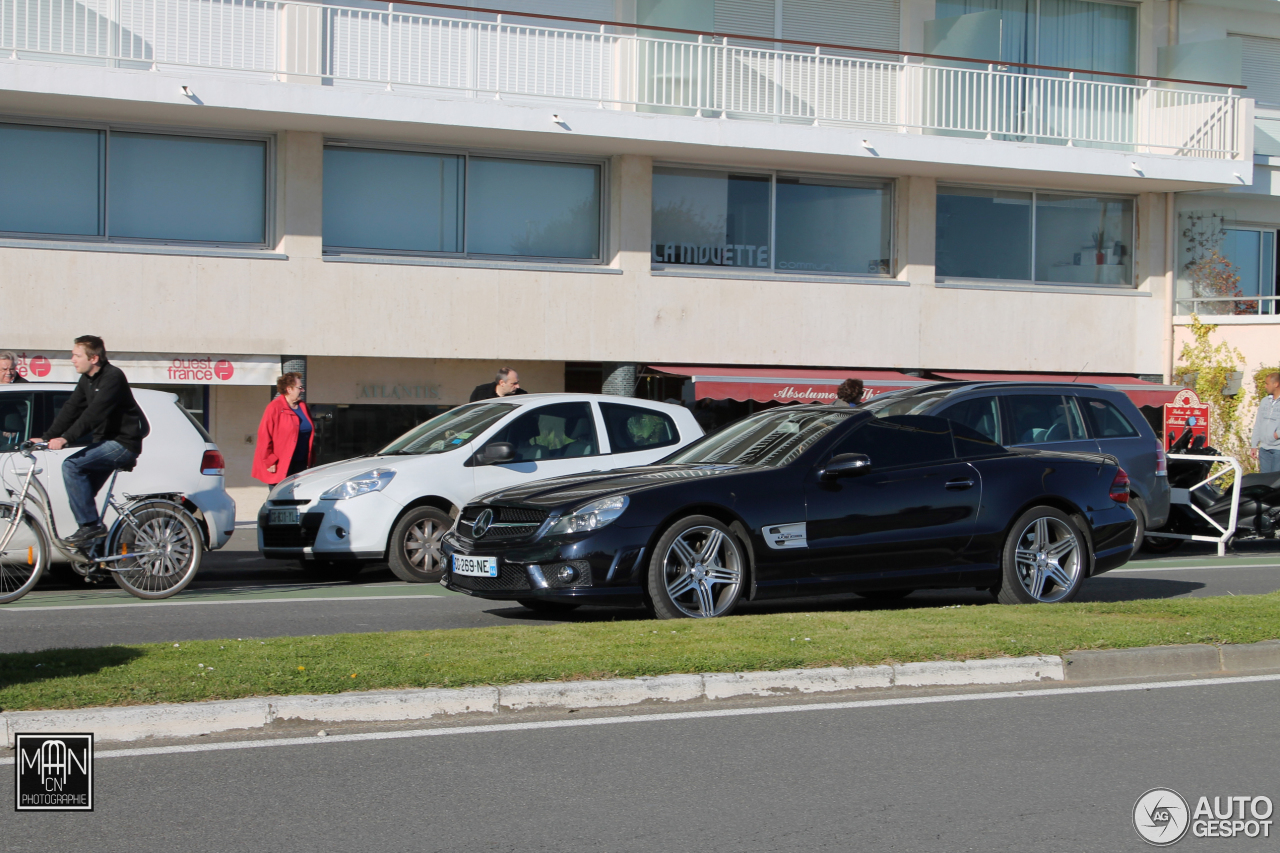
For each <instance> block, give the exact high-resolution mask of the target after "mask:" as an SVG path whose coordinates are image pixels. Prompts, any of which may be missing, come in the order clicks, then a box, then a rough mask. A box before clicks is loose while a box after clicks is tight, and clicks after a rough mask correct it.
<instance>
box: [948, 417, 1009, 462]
mask: <svg viewBox="0 0 1280 853" xmlns="http://www.w3.org/2000/svg"><path fill="white" fill-rule="evenodd" d="M951 437H952V438H953V439H955V443H956V456H959V457H960V458H961V459H972V458H974V457H975V456H993V455H995V454H997V453H1003V452H1005V450H1004V448H1003V447H1001V446H1000V442H998V441H995V440H994V439H992V438H991V437H990V436H988V435H986V434H985V433H982V432H979V431H978V430H976V429H971V428H970V427H967V426H965V425H964V424H959V423H956V422H955V421H952V422H951Z"/></svg>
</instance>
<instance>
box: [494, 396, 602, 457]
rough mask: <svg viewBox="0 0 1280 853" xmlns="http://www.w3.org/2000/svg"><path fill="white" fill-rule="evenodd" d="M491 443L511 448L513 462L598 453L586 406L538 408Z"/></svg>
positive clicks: (558, 404)
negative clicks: (502, 443) (508, 444)
mask: <svg viewBox="0 0 1280 853" xmlns="http://www.w3.org/2000/svg"><path fill="white" fill-rule="evenodd" d="M493 440H494V441H507V442H510V443H511V444H512V445H514V446H515V449H516V457H515V459H513V460H512V461H513V462H542V461H547V460H551V459H571V458H573V457H577V456H595V455H596V454H598V453H599V452H600V444H599V442H598V441H597V440H596V424H595V418H593V417H592V416H591V404H590V403H556V404H554V405H551V406H539V407H538V408H536V409H534V410H533V411H530V412H526V413H524V414H522V415H521V416H520V417H518V418H516V419H515V420H514V421H512V422H511V425H510V426H508V427H507V428H506V429H505V430H503V431H502V432H501V433H499V434H498V436H497V437H495V438H494V439H493Z"/></svg>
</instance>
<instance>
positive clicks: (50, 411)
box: [31, 391, 93, 447]
mask: <svg viewBox="0 0 1280 853" xmlns="http://www.w3.org/2000/svg"><path fill="white" fill-rule="evenodd" d="M42 396H43V397H44V398H45V401H44V402H45V405H44V412H41V411H40V407H39V406H37V407H36V414H35V423H34V424H33V425H32V428H31V434H32V435H44V434H45V432H46V431H47V430H48V429H49V427H51V426H52V425H53V421H54V419H55V418H57V417H58V412H59V411H60V410H61V409H62V407H63V406H64V405H66V403H67V401H68V400H70V399H71V392H70V391H46V392H42ZM91 441H93V431H92V430H90V431H89V432H86V433H85V434H84V435H82V436H80V437H79V438H77V439H76V440H75V441H72V442H69V443H68V444H67V446H68V447H87V446H88V445H89V443H90V442H91Z"/></svg>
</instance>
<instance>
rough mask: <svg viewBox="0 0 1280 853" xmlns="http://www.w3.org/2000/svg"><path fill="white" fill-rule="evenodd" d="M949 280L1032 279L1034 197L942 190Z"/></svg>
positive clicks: (940, 264) (942, 246) (941, 250)
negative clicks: (1032, 213) (1032, 207)
mask: <svg viewBox="0 0 1280 853" xmlns="http://www.w3.org/2000/svg"><path fill="white" fill-rule="evenodd" d="M937 270H938V275H939V276H942V277H944V278H996V279H1012V280H1021V281H1026V280H1028V279H1030V278H1031V193H1021V192H1010V191H1008V190H981V189H960V188H956V187H938V232H937Z"/></svg>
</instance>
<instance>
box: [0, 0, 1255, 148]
mask: <svg viewBox="0 0 1280 853" xmlns="http://www.w3.org/2000/svg"><path fill="white" fill-rule="evenodd" d="M619 30H620V28H619V27H616V26H604V25H602V26H599V27H597V28H596V29H595V30H580V29H578V30H574V29H556V28H552V27H543V26H530V25H527V24H516V23H509V22H503V21H502V20H501V18H499V20H498V21H496V22H494V21H476V20H463V19H456V18H448V17H443V16H437V15H428V14H418V13H413V12H402V11H395V6H394V4H392V5H389V6H388V9H387V10H369V9H356V8H351V7H345V6H328V5H321V4H311V3H285V2H279V0H0V57H4V56H5V54H6V53H7V54H8V57H9V58H11V59H18V60H21V59H44V60H54V61H75V62H86V61H87V62H100V63H103V64H115V65H121V66H125V67H142V68H152V67H165V66H175V67H198V68H206V69H220V70H227V71H240V72H258V73H262V74H274V75H304V76H315V77H322V78H329V79H331V80H332V81H333V82H334V83H337V84H342V83H348V82H350V83H361V82H363V83H377V84H386V85H389V86H390V87H393V88H394V87H409V86H412V87H429V88H431V89H437V90H446V91H452V92H455V93H457V94H459V95H460V96H466V97H499V98H501V97H516V98H541V99H549V100H553V101H560V102H578V103H589V104H592V105H593V106H598V107H601V108H606V109H623V110H647V111H655V112H673V113H677V114H690V115H702V116H711V117H724V118H728V119H755V120H761V119H764V120H773V121H779V122H797V123H817V124H848V125H856V126H866V127H876V128H882V129H889V130H896V131H898V132H903V133H926V134H947V135H960V136H972V137H978V138H994V139H1005V140H1016V141H1024V142H1039V143H1050V144H1060V145H1061V144H1068V145H1082V146H1100V147H1107V148H1118V149H1121V150H1128V151H1147V152H1153V153H1160V154H1173V155H1179V156H1187V157H1203V158H1214V159H1240V158H1242V157H1244V156H1246V154H1247V153H1248V152H1247V150H1246V149H1247V148H1248V140H1249V138H1250V129H1249V128H1248V126H1247V124H1246V122H1245V121H1244V120H1242V116H1243V110H1242V106H1241V99H1240V98H1239V97H1238V96H1237V95H1235V94H1233V93H1231V92H1229V91H1228V92H1226V93H1214V92H1208V91H1190V90H1183V89H1175V88H1166V87H1164V86H1158V85H1156V84H1155V83H1154V81H1147V84H1146V85H1134V84H1131V83H1126V82H1102V81H1099V80H1096V79H1077V78H1076V76H1075V75H1074V74H1057V76H1048V75H1046V74H1044V73H1040V72H1036V73H1031V70H1030V69H1016V68H1012V69H1011V68H997V67H994V66H992V67H988V68H987V69H981V68H960V67H954V63H953V64H952V65H937V64H921V63H920V62H919V61H918V60H916V61H908V59H906V58H904V59H902V60H892V61H890V60H877V59H863V58H858V57H855V56H848V55H840V56H836V55H828V54H824V53H823V52H822V49H821V48H817V49H815V50H813V51H811V52H803V51H787V50H772V49H762V48H756V47H741V46H736V45H729V44H726V43H724V41H723V40H722V39H712V38H710V37H705V38H704V37H697V40H696V41H692V40H674V39H657V38H646V37H641V36H637V35H631V34H628V32H625V31H619ZM1050 73H1054V72H1050ZM1242 152H1244V153H1242Z"/></svg>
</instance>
